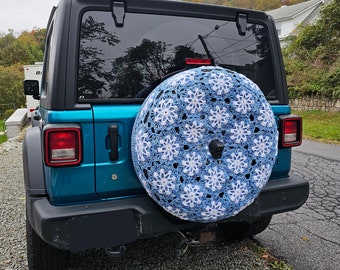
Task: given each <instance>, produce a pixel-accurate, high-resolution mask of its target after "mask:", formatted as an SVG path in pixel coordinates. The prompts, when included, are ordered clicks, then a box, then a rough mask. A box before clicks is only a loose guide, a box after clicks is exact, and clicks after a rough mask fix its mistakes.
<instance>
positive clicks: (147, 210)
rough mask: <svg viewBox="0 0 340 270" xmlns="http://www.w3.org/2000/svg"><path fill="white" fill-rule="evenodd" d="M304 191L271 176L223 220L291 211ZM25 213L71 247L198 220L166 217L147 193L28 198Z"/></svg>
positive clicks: (51, 238)
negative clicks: (67, 199) (87, 199)
mask: <svg viewBox="0 0 340 270" xmlns="http://www.w3.org/2000/svg"><path fill="white" fill-rule="evenodd" d="M308 195H309V184H308V182H307V181H305V180H303V179H299V178H296V177H289V178H285V179H280V180H272V181H269V182H268V184H267V185H266V186H265V187H264V188H263V190H262V191H261V193H260V195H259V196H258V197H257V198H256V199H255V201H254V202H253V203H252V204H251V205H250V206H248V207H247V208H246V209H244V210H243V211H242V212H240V213H239V214H238V215H236V216H234V217H231V218H229V219H227V221H228V220H229V221H249V222H251V221H254V220H256V219H259V218H261V217H265V216H269V215H272V214H277V213H281V212H286V211H290V210H294V209H297V208H299V207H300V206H302V205H303V204H304V203H305V201H306V200H307V198H308ZM27 213H28V218H29V221H30V223H31V225H32V227H33V228H34V230H35V231H36V232H37V234H38V235H39V236H40V237H41V238H42V239H43V240H44V241H46V242H47V243H49V244H50V245H52V246H55V247H57V248H61V249H67V250H71V251H81V250H84V249H89V248H105V247H112V246H117V245H123V244H127V243H131V242H133V241H135V240H136V239H138V238H145V237H151V236H156V235H160V234H163V233H167V232H171V231H177V230H185V229H190V228H193V227H197V226H201V225H202V224H200V223H194V222H186V221H182V220H179V219H177V218H175V217H172V216H170V215H169V214H167V213H165V211H163V210H162V209H161V208H160V207H159V206H158V205H156V203H154V202H153V200H152V199H150V198H149V197H148V196H146V195H145V196H140V197H135V198H127V199H119V200H113V201H105V202H98V203H88V204H81V205H70V206H53V205H51V204H50V203H49V201H48V199H47V198H42V197H38V198H37V197H28V198H27Z"/></svg>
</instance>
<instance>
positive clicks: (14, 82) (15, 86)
mask: <svg viewBox="0 0 340 270" xmlns="http://www.w3.org/2000/svg"><path fill="white" fill-rule="evenodd" d="M23 80H24V69H23V66H22V65H21V64H15V65H11V66H8V67H4V66H0V104H8V103H13V104H15V107H16V108H19V107H21V106H23V105H24V104H25V96H24V93H23V86H22V82H23Z"/></svg>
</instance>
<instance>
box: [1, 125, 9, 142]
mask: <svg viewBox="0 0 340 270" xmlns="http://www.w3.org/2000/svg"><path fill="white" fill-rule="evenodd" d="M3 131H5V123H4V121H2V120H0V143H3V142H5V141H7V136H6V135H1V132H3Z"/></svg>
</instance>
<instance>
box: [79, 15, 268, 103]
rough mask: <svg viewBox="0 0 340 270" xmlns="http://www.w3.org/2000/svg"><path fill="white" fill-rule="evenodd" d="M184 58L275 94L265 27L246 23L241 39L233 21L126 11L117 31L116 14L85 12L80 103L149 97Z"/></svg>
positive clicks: (81, 38) (80, 58) (182, 66)
mask: <svg viewBox="0 0 340 270" xmlns="http://www.w3.org/2000/svg"><path fill="white" fill-rule="evenodd" d="M186 58H210V59H211V60H212V62H213V64H215V65H218V66H222V67H225V68H229V69H232V70H235V71H237V72H239V73H242V74H244V75H245V76H247V77H249V78H250V79H251V80H253V81H254V82H255V83H257V84H258V85H259V87H260V88H261V89H262V91H263V92H264V93H265V95H268V96H269V94H270V96H271V98H273V96H274V95H273V92H275V86H274V80H273V78H274V76H273V74H272V73H273V67H272V59H271V55H270V48H269V42H268V39H267V33H266V29H265V28H264V27H263V26H261V25H259V24H248V25H247V32H246V35H244V36H240V35H239V34H238V30H237V27H236V23H235V22H231V21H219V20H211V19H209V20H208V19H198V18H187V17H175V16H164V15H150V14H134V13H128V14H126V17H125V22H124V27H122V28H116V27H115V23H114V20H113V18H112V14H111V13H110V12H103V11H89V12H86V13H85V14H84V16H83V18H82V26H81V34H80V50H79V71H78V101H82V100H84V101H86V100H88V99H111V98H115V99H116V98H118V99H124V98H125V99H127V98H129V99H131V98H145V97H146V96H147V94H148V93H149V92H150V91H151V90H152V89H153V88H154V87H155V86H156V85H157V84H159V82H160V81H161V80H163V79H164V78H165V77H166V76H168V75H169V74H173V73H174V72H178V71H180V70H182V69H185V68H186V65H185V59H186Z"/></svg>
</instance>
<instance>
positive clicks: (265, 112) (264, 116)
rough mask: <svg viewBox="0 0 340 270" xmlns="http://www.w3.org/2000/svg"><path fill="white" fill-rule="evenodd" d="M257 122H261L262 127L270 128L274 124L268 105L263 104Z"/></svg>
mask: <svg viewBox="0 0 340 270" xmlns="http://www.w3.org/2000/svg"><path fill="white" fill-rule="evenodd" d="M257 120H259V121H260V122H261V125H262V126H263V127H265V126H267V127H272V126H273V125H274V124H275V119H274V114H273V111H272V109H271V107H270V105H269V103H263V104H262V109H260V115H259V116H258V117H257Z"/></svg>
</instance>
